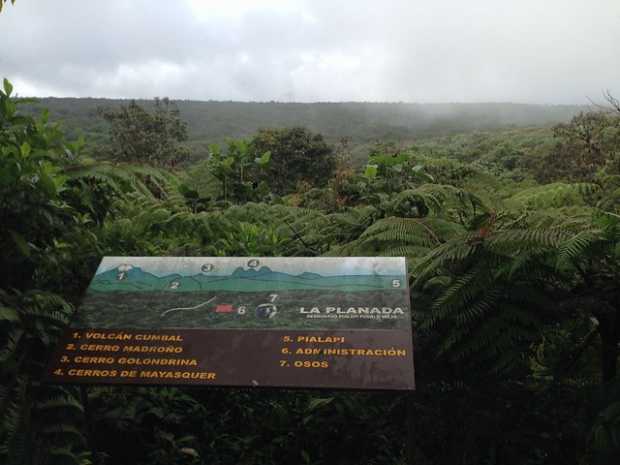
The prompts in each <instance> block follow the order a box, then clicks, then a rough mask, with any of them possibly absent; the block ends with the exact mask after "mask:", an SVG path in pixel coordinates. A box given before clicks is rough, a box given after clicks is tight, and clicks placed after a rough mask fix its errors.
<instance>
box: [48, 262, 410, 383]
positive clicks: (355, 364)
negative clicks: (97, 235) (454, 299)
mask: <svg viewBox="0 0 620 465" xmlns="http://www.w3.org/2000/svg"><path fill="white" fill-rule="evenodd" d="M47 379H48V381H50V382H57V383H89V384H140V385H212V386H278V387H311V388H347V389H395V390H411V389H414V370H413V346H412V334H411V309H410V300H409V289H408V282H407V272H406V263H405V259H404V258H384V257H338V258H336V257H334V258H322V257H321V258H254V257H246V258H240V257H235V258H223V257H105V258H104V259H103V260H102V262H101V264H100V265H99V268H98V269H97V272H96V274H95V276H94V278H93V280H92V281H91V283H90V286H89V287H88V290H87V292H86V296H85V298H84V300H83V302H82V304H81V306H80V309H79V311H78V312H77V316H76V318H75V320H74V321H73V323H72V325H71V327H70V328H68V330H67V331H66V333H65V335H64V336H63V338H62V340H61V341H60V344H59V346H58V348H57V351H56V352H55V353H54V354H53V356H52V359H51V361H50V364H49V366H48V373H47Z"/></svg>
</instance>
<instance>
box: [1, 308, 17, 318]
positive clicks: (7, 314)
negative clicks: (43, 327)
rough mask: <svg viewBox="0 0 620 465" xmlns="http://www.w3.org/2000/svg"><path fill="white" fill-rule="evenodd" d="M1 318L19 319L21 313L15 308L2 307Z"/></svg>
mask: <svg viewBox="0 0 620 465" xmlns="http://www.w3.org/2000/svg"><path fill="white" fill-rule="evenodd" d="M0 320H4V321H19V314H18V313H17V310H15V309H14V308H10V307H0Z"/></svg>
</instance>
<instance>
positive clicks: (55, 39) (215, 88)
mask: <svg viewBox="0 0 620 465" xmlns="http://www.w3.org/2000/svg"><path fill="white" fill-rule="evenodd" d="M619 26H620V2H618V1H617V0H597V1H591V2H585V1H582V0H545V1H544V2H542V1H540V0H520V1H517V0H514V1H508V0H506V1H501V2H498V1H497V0H470V1H468V2H463V1H461V0H434V1H420V0H399V1H396V0H394V1H389V0H386V1H383V2H377V1H375V0H350V1H342V2H334V1H328V0H307V1H303V0H300V1H293V0H261V1H260V2H257V1H253V0H248V1H243V0H227V1H219V0H217V1H216V0H187V1H185V2H171V1H169V0H132V1H131V2H127V1H124V0H108V1H107V2H84V1H83V0H62V1H61V2H50V1H47V0H31V1H28V2H26V1H24V2H17V3H16V5H15V6H12V7H10V6H9V7H7V8H6V9H5V10H4V11H3V13H2V14H0V39H2V50H1V52H0V75H3V76H7V77H8V78H9V79H12V80H13V81H15V83H16V90H17V91H19V92H20V94H22V95H25V94H32V95H49V94H54V95H58V96H104V97H147V98H149V97H153V96H164V95H166V96H170V97H174V98H193V99H202V100H205V99H224V100H228V99H235V100H299V101H316V100H322V101H325V100H331V101H334V100H380V101H386V100H388V101H424V102H429V101H517V102H540V103H584V102H585V101H586V97H588V96H594V97H596V96H598V95H600V92H601V90H603V89H606V88H610V89H612V90H615V92H616V94H620V53H619V50H618V44H620V27H619Z"/></svg>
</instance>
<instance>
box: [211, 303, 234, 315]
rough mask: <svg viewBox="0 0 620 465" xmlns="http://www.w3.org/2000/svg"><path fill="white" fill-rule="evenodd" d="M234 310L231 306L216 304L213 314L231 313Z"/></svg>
mask: <svg viewBox="0 0 620 465" xmlns="http://www.w3.org/2000/svg"><path fill="white" fill-rule="evenodd" d="M234 311H235V310H234V309H233V306H232V305H231V304H218V305H217V307H215V313H232V312H234Z"/></svg>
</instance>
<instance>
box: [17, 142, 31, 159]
mask: <svg viewBox="0 0 620 465" xmlns="http://www.w3.org/2000/svg"><path fill="white" fill-rule="evenodd" d="M31 150H32V148H31V147H30V144H29V143H28V142H24V143H23V144H22V145H21V147H20V148H19V151H20V152H21V154H22V157H27V156H28V155H30V152H31Z"/></svg>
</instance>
